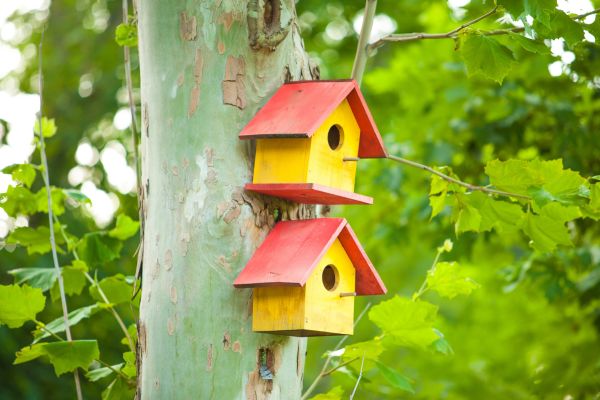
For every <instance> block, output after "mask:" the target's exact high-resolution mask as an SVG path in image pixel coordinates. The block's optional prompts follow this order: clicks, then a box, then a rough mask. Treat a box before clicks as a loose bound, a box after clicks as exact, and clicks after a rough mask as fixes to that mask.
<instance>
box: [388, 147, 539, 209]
mask: <svg viewBox="0 0 600 400" xmlns="http://www.w3.org/2000/svg"><path fill="white" fill-rule="evenodd" d="M387 158H389V159H390V160H393V161H396V162H399V163H400V164H405V165H410V166H411V167H415V168H419V169H422V170H425V171H427V172H429V173H432V174H434V175H437V176H439V177H440V178H442V179H443V180H445V181H448V182H451V183H455V184H457V185H459V186H462V187H464V188H467V189H469V190H471V191H477V192H484V193H489V194H495V195H497V196H504V197H515V198H519V199H526V200H531V197H529V196H527V195H524V194H518V193H511V192H505V191H503V190H496V189H490V188H487V187H485V186H477V185H472V184H470V183H466V182H463V181H460V180H458V179H455V178H453V177H451V176H448V175H446V174H444V173H442V172H440V171H436V170H435V169H433V168H431V167H430V166H428V165H424V164H420V163H418V162H415V161H411V160H407V159H406V158H402V157H398V156H394V155H388V156H387Z"/></svg>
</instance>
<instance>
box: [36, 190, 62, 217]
mask: <svg viewBox="0 0 600 400" xmlns="http://www.w3.org/2000/svg"><path fill="white" fill-rule="evenodd" d="M50 196H51V199H52V212H53V213H54V215H56V216H59V215H62V214H63V213H64V212H65V194H64V192H63V190H62V189H59V188H56V187H54V186H52V187H51V188H50ZM35 200H36V203H37V211H39V212H43V213H46V214H47V213H48V192H47V191H46V188H41V189H40V190H39V191H38V192H37V193H36V194H35Z"/></svg>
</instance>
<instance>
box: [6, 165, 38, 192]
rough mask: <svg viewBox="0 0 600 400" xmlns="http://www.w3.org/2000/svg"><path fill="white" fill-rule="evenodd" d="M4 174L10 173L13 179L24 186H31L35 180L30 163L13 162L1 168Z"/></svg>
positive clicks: (33, 170)
mask: <svg viewBox="0 0 600 400" xmlns="http://www.w3.org/2000/svg"><path fill="white" fill-rule="evenodd" d="M2 172H3V173H5V174H10V175H11V177H12V179H13V180H14V181H17V182H20V183H22V184H23V185H25V186H26V187H31V184H32V183H33V181H34V180H35V168H34V167H33V165H31V164H14V165H10V166H8V167H6V168H4V169H3V170H2Z"/></svg>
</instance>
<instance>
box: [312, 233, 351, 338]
mask: <svg viewBox="0 0 600 400" xmlns="http://www.w3.org/2000/svg"><path fill="white" fill-rule="evenodd" d="M328 264H333V265H335V267H336V268H337V270H338V274H339V283H338V285H337V287H336V288H335V290H333V291H329V290H327V289H325V287H324V286H323V280H322V274H323V269H324V268H325V267H326V266H327V265H328ZM354 279H355V271H354V266H353V265H352V262H351V261H350V258H348V255H347V254H346V251H345V250H344V248H343V247H342V244H341V243H340V241H339V240H337V239H336V240H335V242H334V243H333V245H332V246H331V247H330V248H329V251H327V253H325V255H324V256H323V258H322V259H321V261H319V264H318V265H317V267H316V268H315V269H314V271H313V273H312V274H311V275H310V277H309V278H308V281H307V282H306V286H305V288H306V301H305V314H304V329H308V330H312V331H319V332H331V333H337V334H344V335H351V334H352V333H353V324H354V297H340V293H343V292H346V293H347V292H354V288H355V284H354Z"/></svg>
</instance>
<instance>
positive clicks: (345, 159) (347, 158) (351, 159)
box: [343, 157, 360, 161]
mask: <svg viewBox="0 0 600 400" xmlns="http://www.w3.org/2000/svg"><path fill="white" fill-rule="evenodd" d="M343 160H344V161H358V160H360V157H344V158H343Z"/></svg>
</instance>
